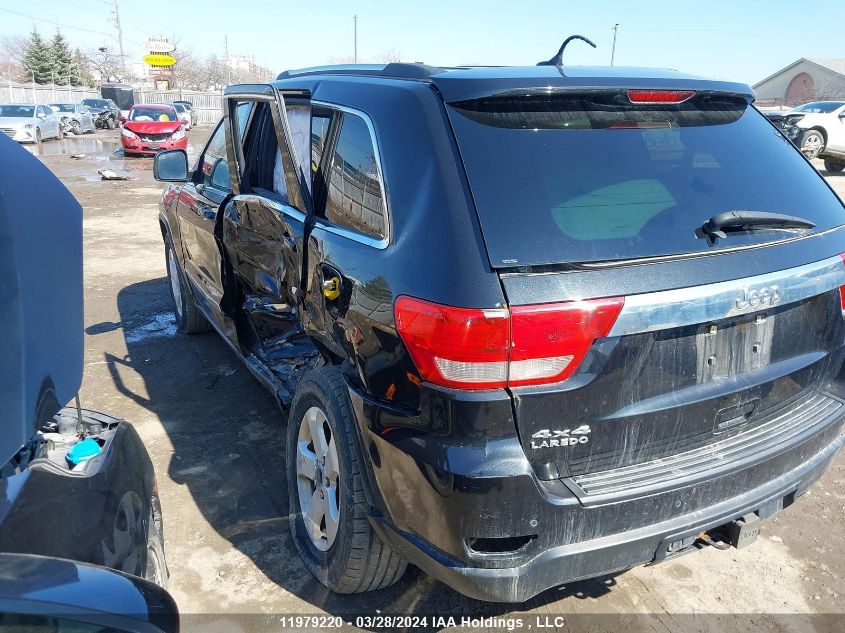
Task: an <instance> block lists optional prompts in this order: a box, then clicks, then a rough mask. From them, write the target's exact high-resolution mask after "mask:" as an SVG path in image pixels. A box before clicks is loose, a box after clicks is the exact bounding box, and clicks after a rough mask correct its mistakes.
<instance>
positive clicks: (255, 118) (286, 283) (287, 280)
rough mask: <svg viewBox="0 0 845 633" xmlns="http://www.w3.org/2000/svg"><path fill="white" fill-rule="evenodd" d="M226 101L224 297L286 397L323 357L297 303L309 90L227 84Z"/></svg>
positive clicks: (249, 350)
mask: <svg viewBox="0 0 845 633" xmlns="http://www.w3.org/2000/svg"><path fill="white" fill-rule="evenodd" d="M225 99H226V108H227V117H228V120H229V126H228V130H229V133H228V139H227V142H228V145H229V147H228V151H229V156H230V165H232V166H233V167H234V168H233V169H232V170H231V179H232V191H233V194H234V195H233V197H232V199H231V200H230V201H229V203H228V204H227V206H226V208H225V210H224V213H223V214H222V219H221V223H220V227H219V228H220V231H219V239H220V241H221V243H222V248H223V252H224V254H225V257H226V260H227V264H228V266H227V270H229V271H230V273H229V274H231V275H232V276H233V277H234V278H233V279H230V280H227V283H226V290H225V293H226V294H225V296H224V303H225V304H226V305H227V308H228V309H229V310H231V311H232V313H233V315H234V318H235V319H236V322H237V326H238V341H239V344H240V347H241V350H242V352H243V354H244V356H245V357H246V358H247V361H248V362H249V363H250V365H251V366H252V367H253V369H254V370H255V371H256V372H257V373H259V374H261V375H263V376H264V377H265V379H267V381H268V382H271V383H272V384H274V386H275V388H276V391H277V394H278V396H279V397H280V399H281V400H282V401H283V402H288V401H289V400H290V398H291V397H292V393H293V385H294V384H295V382H296V379H297V378H298V376H299V375H300V374H301V372H300V371H298V370H300V369H303V368H307V367H308V366H310V365H311V364H312V363H315V362H319V360H318V359H319V358H320V356H319V353H318V352H317V350H316V349H315V348H314V346H313V344H311V342H310V341H309V340H308V339H307V337H305V336H304V335H303V330H302V325H301V322H300V311H299V307H298V306H299V299H300V297H301V288H300V286H301V283H300V280H301V275H302V270H303V266H304V252H305V249H304V239H305V226H306V220H307V218H308V216H309V214H310V213H311V192H310V179H309V178H307V177H306V176H307V174H308V173H309V169H310V167H309V163H308V162H307V161H308V147H309V145H308V139H309V126H310V95H309V94H308V92H307V91H283V92H280V91H278V90H277V89H276V88H275V87H274V86H271V85H269V84H260V85H242V86H232V87H229V88H227V89H226V92H225ZM244 104H252V105H251V107H250V108H249V109H250V114H249V116H248V117H247V116H243V115H242V116H239V113H241V114H242V112H243V109H244V108H245V107H246V106H244Z"/></svg>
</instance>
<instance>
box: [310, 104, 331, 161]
mask: <svg viewBox="0 0 845 633" xmlns="http://www.w3.org/2000/svg"><path fill="white" fill-rule="evenodd" d="M331 122H332V117H331V115H330V114H322V113H315V114H314V116H312V117H311V173H312V174H314V173H316V172H317V170H318V169H319V168H320V161H321V160H322V158H323V149H324V147H325V145H326V136H327V135H328V133H329V124H330V123H331Z"/></svg>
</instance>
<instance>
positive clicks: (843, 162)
mask: <svg viewBox="0 0 845 633" xmlns="http://www.w3.org/2000/svg"><path fill="white" fill-rule="evenodd" d="M783 125H784V127H786V126H791V127H792V128H794V134H793V136H794V142H795V143H796V144H797V145H798V146H799V147H800V148H801V151H802V152H804V154H805V155H806V156H807V158H821V159H823V160H824V166H825V169H826V170H828V171H833V172H840V171H842V170H843V169H845V101H814V102H812V103H805V104H804V105H800V106H798V107H797V108H793V109H792V110H790V111H789V112H787V113H786V114H785V115H784V122H783Z"/></svg>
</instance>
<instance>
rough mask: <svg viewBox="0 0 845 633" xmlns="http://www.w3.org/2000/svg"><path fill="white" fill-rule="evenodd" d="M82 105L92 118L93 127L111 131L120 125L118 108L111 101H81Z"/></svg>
mask: <svg viewBox="0 0 845 633" xmlns="http://www.w3.org/2000/svg"><path fill="white" fill-rule="evenodd" d="M82 105H84V106H87V107H88V111H89V112H90V113H91V115H92V116H93V117H94V125H96V126H97V127H99V128H107V129H109V130H113V129H114V128H116V127H117V126H118V125H119V124H120V108H118V107H117V104H116V103H115V102H114V101H112V100H111V99H83V100H82Z"/></svg>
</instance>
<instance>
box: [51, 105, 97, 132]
mask: <svg viewBox="0 0 845 633" xmlns="http://www.w3.org/2000/svg"><path fill="white" fill-rule="evenodd" d="M50 107H51V108H52V109H53V112H55V113H56V114H57V115H58V117H59V119H60V120H61V123H62V125H63V126H64V129H65V131H66V132H72V133H73V134H74V136H79V135H80V134H88V133H91V132H94V131H96V130H95V126H94V116H93V115H92V114H91V112H89V110H88V106H85V105H82V104H81V103H51V104H50Z"/></svg>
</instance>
